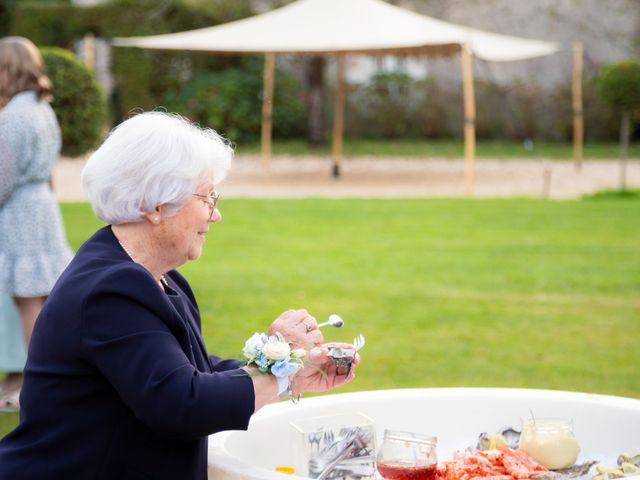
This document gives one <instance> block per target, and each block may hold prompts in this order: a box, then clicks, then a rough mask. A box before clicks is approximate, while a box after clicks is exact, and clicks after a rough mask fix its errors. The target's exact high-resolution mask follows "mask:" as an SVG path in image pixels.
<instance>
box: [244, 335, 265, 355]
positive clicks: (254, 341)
mask: <svg viewBox="0 0 640 480" xmlns="http://www.w3.org/2000/svg"><path fill="white" fill-rule="evenodd" d="M263 337H264V334H260V333H254V334H253V335H252V336H251V338H249V339H248V340H247V341H246V343H245V344H244V348H243V349H242V353H243V354H244V356H245V357H246V358H248V359H249V360H253V359H254V358H255V357H256V355H258V353H259V352H260V350H262V347H263V345H264V343H265V340H264V338H263Z"/></svg>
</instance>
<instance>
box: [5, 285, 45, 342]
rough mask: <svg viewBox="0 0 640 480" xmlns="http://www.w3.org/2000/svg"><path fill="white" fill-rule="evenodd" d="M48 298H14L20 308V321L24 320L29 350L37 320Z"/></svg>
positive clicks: (24, 331) (25, 339)
mask: <svg viewBox="0 0 640 480" xmlns="http://www.w3.org/2000/svg"><path fill="white" fill-rule="evenodd" d="M46 298H47V297H13V301H14V302H15V303H16V307H18V312H19V313H20V320H22V332H23V334H24V344H25V346H26V348H29V342H30V341H31V333H32V332H33V326H34V325H35V323H36V318H38V315H39V314H40V310H42V305H43V304H44V301H45V299H46Z"/></svg>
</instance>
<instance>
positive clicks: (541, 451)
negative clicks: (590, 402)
mask: <svg viewBox="0 0 640 480" xmlns="http://www.w3.org/2000/svg"><path fill="white" fill-rule="evenodd" d="M520 448H521V449H522V450H524V451H525V452H526V453H528V454H529V455H530V456H531V457H533V459H534V460H536V461H538V462H539V463H541V464H542V465H544V466H545V467H547V468H548V469H550V470H555V469H558V468H567V467H570V466H572V465H573V464H574V463H575V462H576V459H577V458H578V453H580V446H579V445H578V441H577V440H576V437H575V436H574V435H573V422H572V421H571V420H566V419H561V418H536V419H532V418H527V419H525V420H523V422H522V433H521V435H520Z"/></svg>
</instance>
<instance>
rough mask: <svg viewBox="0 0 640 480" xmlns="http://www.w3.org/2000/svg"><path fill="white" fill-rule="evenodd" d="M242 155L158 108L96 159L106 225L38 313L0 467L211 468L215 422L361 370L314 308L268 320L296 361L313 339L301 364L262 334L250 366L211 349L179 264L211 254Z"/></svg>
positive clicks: (227, 424) (90, 177)
mask: <svg viewBox="0 0 640 480" xmlns="http://www.w3.org/2000/svg"><path fill="white" fill-rule="evenodd" d="M231 156H232V152H231V149H230V148H229V146H228V145H227V144H226V143H225V142H224V141H223V140H222V139H221V138H220V137H219V136H218V135H217V134H216V133H214V132H213V131H211V130H201V129H199V128H197V127H195V126H194V125H192V124H190V123H188V122H187V121H185V120H183V119H182V118H180V117H177V116H173V115H167V114H163V113H158V112H153V113H144V114H140V115H137V116H135V117H133V118H131V119H129V120H127V121H125V122H124V123H122V124H121V125H120V126H119V127H117V128H116V129H115V130H114V131H113V132H112V133H111V135H110V136H109V137H108V139H107V140H106V141H105V142H104V144H103V145H102V146H101V147H100V148H99V149H98V150H97V151H96V152H95V153H94V154H93V156H92V157H91V158H90V159H89V161H88V163H87V166H86V167H85V170H84V172H83V178H82V181H83V186H84V189H85V191H86V193H87V195H88V197H89V199H90V200H91V203H92V205H93V209H94V211H95V213H96V215H97V216H98V217H99V218H100V219H102V220H103V221H105V222H106V223H108V224H109V226H107V227H104V228H102V229H100V230H98V231H97V232H96V233H95V234H94V235H93V236H92V237H91V238H89V240H87V241H86V242H85V244H84V245H83V246H82V247H81V248H80V250H79V251H78V252H77V254H76V256H75V258H74V260H73V261H72V262H71V264H70V265H69V267H68V268H67V269H66V270H65V271H64V273H63V274H62V275H61V277H60V278H59V280H58V282H57V283H56V285H55V287H54V289H53V291H52V292H51V295H50V296H49V298H48V300H47V302H46V303H45V306H44V309H43V311H42V314H41V315H40V317H39V318H38V321H37V323H36V327H35V330H34V333H33V337H32V341H31V342H32V343H31V348H30V350H29V355H28V359H27V365H26V368H25V379H24V386H23V389H22V395H21V399H20V400H21V404H22V415H21V419H20V424H19V426H18V427H17V428H16V429H15V430H14V431H13V432H11V433H10V434H8V435H7V436H6V437H5V438H4V439H3V440H2V441H1V442H0V479H5V478H6V479H12V480H19V479H36V478H38V479H39V478H92V479H103V478H104V479H116V478H117V479H121V480H124V479H134V478H135V479H142V478H153V479H172V480H175V479H181V480H184V479H205V478H206V468H207V435H209V434H211V433H214V432H219V431H221V430H230V429H246V428H247V425H248V423H249V419H250V417H251V415H252V414H253V413H254V412H255V411H257V410H258V409H260V408H261V407H262V406H264V405H266V404H268V403H270V402H274V401H277V400H278V398H279V397H280V396H282V395H283V394H287V393H288V394H289V395H291V396H293V397H296V396H297V395H298V394H299V393H301V392H315V391H323V390H327V389H330V388H333V387H336V386H338V385H340V384H343V383H346V382H348V381H350V380H351V379H352V378H353V376H354V373H353V371H352V370H351V369H349V370H343V369H339V368H337V367H336V366H335V365H334V364H333V363H332V362H331V360H330V358H329V357H328V355H327V347H326V346H325V345H322V342H323V338H322V334H321V332H320V330H318V328H317V323H316V321H315V319H314V318H313V317H311V316H310V315H309V314H308V313H307V312H306V311H305V310H289V311H287V312H285V313H283V314H282V315H281V316H280V317H279V318H278V319H276V320H275V321H274V322H273V324H272V325H271V327H270V332H269V333H270V334H272V335H273V336H272V337H271V338H270V340H269V341H271V340H274V339H275V347H276V348H275V349H273V348H272V350H280V352H279V353H280V354H284V355H285V356H286V354H287V353H289V352H290V348H291V347H290V346H289V344H291V345H293V348H295V349H296V350H294V352H296V353H295V355H294V354H293V353H291V355H290V357H292V358H293V359H294V360H296V361H299V359H300V358H301V357H302V353H303V352H302V350H301V349H304V350H305V351H306V355H305V356H304V357H302V359H303V364H302V366H301V367H300V368H299V370H297V371H296V365H295V362H293V361H292V362H290V363H288V364H286V363H285V364H284V365H285V368H283V369H280V371H279V372H276V369H275V367H274V366H273V365H272V367H273V368H272V369H270V368H269V365H268V364H266V363H265V361H264V359H265V358H267V357H268V352H266V344H264V345H262V344H261V342H260V341H256V338H255V337H254V340H253V341H252V342H248V343H247V345H249V350H251V351H250V352H249V353H250V354H251V355H249V357H250V358H255V359H256V360H255V361H254V363H251V364H250V365H249V366H247V364H246V363H245V362H240V361H236V360H223V359H220V358H218V357H215V356H212V355H209V354H208V352H207V348H206V346H205V344H204V341H203V339H202V336H201V334H200V314H199V311H198V306H197V304H196V301H195V298H194V295H193V292H192V291H191V288H190V287H189V284H188V283H187V281H186V280H185V278H184V277H183V276H182V275H180V273H178V272H177V271H176V270H175V269H176V268H177V267H179V266H180V265H182V264H184V263H185V262H186V261H187V260H196V259H197V258H198V257H200V254H201V253H202V248H203V245H204V242H205V239H206V236H207V234H211V233H212V232H210V229H211V228H212V227H215V226H216V224H217V223H218V222H219V221H220V220H221V218H222V215H221V213H220V211H219V209H218V205H217V204H218V197H219V195H218V193H216V191H215V187H216V185H217V184H218V183H219V182H220V181H221V180H222V179H223V178H224V176H225V174H226V173H227V170H228V169H229V165H230V161H231ZM263 338H267V336H266V335H265V336H264V337H263ZM278 339H284V340H286V343H284V344H283V342H281V343H280V344H278V342H277V340H278ZM257 340H259V338H258V339H257ZM261 345H262V346H263V347H264V349H263V351H260V348H261ZM273 346H274V345H272V347H273ZM241 347H242V346H239V348H238V351H239V352H240V350H241ZM279 347H284V350H283V349H282V348H279ZM246 350H247V348H245V351H246ZM265 353H267V357H265V355H264V354H265ZM294 357H295V358H294ZM281 358H282V357H281ZM357 362H358V359H357V358H356V359H355V362H354V363H357ZM300 363H302V361H300ZM292 365H293V367H292ZM280 366H282V365H280ZM283 371H284V372H285V373H284V374H283V373H282V372H283Z"/></svg>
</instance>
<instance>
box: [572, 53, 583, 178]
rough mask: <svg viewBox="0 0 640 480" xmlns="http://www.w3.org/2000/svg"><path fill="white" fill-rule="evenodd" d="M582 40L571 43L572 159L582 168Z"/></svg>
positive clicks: (577, 166)
mask: <svg viewBox="0 0 640 480" xmlns="http://www.w3.org/2000/svg"><path fill="white" fill-rule="evenodd" d="M582 52H583V48H582V42H580V41H577V42H574V44H573V82H572V97H573V101H572V105H573V161H574V164H575V166H576V169H578V170H580V169H581V168H582V147H583V143H584V115H583V111H582Z"/></svg>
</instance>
